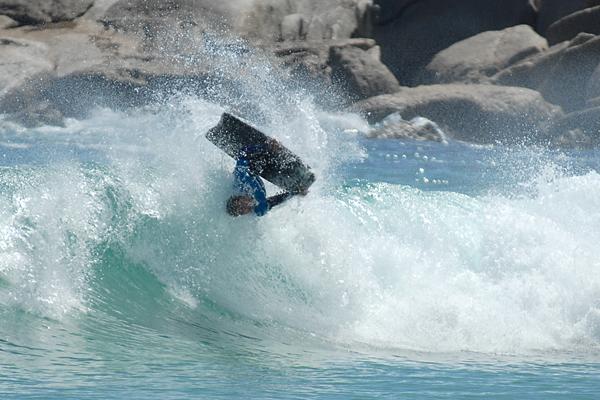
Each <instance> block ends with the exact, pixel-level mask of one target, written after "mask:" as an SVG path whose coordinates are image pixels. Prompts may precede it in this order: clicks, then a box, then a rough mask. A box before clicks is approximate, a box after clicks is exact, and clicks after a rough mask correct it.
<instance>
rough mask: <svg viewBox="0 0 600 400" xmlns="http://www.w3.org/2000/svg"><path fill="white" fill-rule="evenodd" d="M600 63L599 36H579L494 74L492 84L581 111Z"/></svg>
mask: <svg viewBox="0 0 600 400" xmlns="http://www.w3.org/2000/svg"><path fill="white" fill-rule="evenodd" d="M599 64H600V36H594V35H591V34H585V33H582V34H579V35H578V36H577V37H575V38H574V39H573V40H572V41H570V42H562V43H560V44H557V45H555V46H553V47H551V48H550V49H549V50H548V51H547V52H544V53H540V54H537V55H534V56H532V57H529V58H527V59H525V60H523V61H521V62H519V63H516V64H514V65H512V66H510V67H509V68H507V69H505V70H503V71H501V72H499V73H498V74H496V75H495V76H494V77H493V78H492V81H493V82H494V83H496V84H503V85H507V86H524V87H528V88H531V89H535V90H538V91H539V92H541V93H542V95H543V96H544V98H546V100H548V101H550V102H552V103H554V104H557V105H560V106H561V107H563V108H564V109H565V110H566V111H573V110H577V109H581V108H583V107H584V106H585V103H586V100H587V99H588V98H589V97H590V96H591V95H590V94H588V85H589V82H590V79H591V77H592V74H593V73H594V71H595V70H596V68H597V67H598V65H599Z"/></svg>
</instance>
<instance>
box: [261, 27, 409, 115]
mask: <svg viewBox="0 0 600 400" xmlns="http://www.w3.org/2000/svg"><path fill="white" fill-rule="evenodd" d="M265 50H266V51H267V52H272V53H273V54H274V55H275V56H276V57H277V59H276V60H275V61H276V62H278V63H279V65H281V66H282V67H283V68H285V69H287V70H288V71H290V73H291V75H292V77H293V79H294V81H296V82H297V83H298V84H299V85H300V86H302V87H304V88H308V89H310V91H311V92H312V93H318V94H320V95H319V96H317V101H318V102H320V103H321V104H325V105H328V106H333V105H336V104H347V103H348V102H352V101H356V100H358V99H363V98H366V97H370V96H373V95H377V94H383V93H393V92H395V91H396V90H398V89H399V85H398V81H397V80H396V78H395V77H394V76H393V75H392V73H391V72H390V71H389V70H388V69H387V67H386V66H385V65H383V63H382V62H381V61H380V59H379V48H378V47H377V46H376V45H375V41H374V40H372V39H345V40H326V41H318V42H313V41H306V42H289V43H286V42H284V43H281V44H278V45H275V46H267V47H265Z"/></svg>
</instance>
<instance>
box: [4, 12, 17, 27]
mask: <svg viewBox="0 0 600 400" xmlns="http://www.w3.org/2000/svg"><path fill="white" fill-rule="evenodd" d="M16 26H18V23H17V21H15V20H14V19H12V18H9V17H7V16H6V15H0V29H9V28H14V27H16Z"/></svg>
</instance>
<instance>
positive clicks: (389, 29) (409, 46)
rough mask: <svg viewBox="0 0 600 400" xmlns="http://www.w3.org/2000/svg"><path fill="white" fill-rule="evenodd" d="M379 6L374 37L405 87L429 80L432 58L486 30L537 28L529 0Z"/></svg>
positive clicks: (385, 2) (382, 2)
mask: <svg viewBox="0 0 600 400" xmlns="http://www.w3.org/2000/svg"><path fill="white" fill-rule="evenodd" d="M376 4H378V5H379V6H380V7H381V12H380V15H381V17H380V18H379V22H378V23H377V24H376V25H375V27H374V38H375V39H376V40H377V43H378V44H379V45H381V48H382V59H383V62H384V64H386V65H387V66H388V67H389V68H390V69H391V71H392V72H393V73H394V74H395V75H396V77H397V78H398V80H399V81H400V83H401V84H403V85H409V86H413V85H416V84H419V83H428V82H430V81H429V80H428V79H427V77H423V76H422V75H421V73H422V70H423V69H424V67H425V66H426V65H427V64H429V62H430V61H431V59H432V58H433V56H435V55H436V54H437V53H439V52H440V51H442V50H443V49H445V48H447V47H449V46H450V45H452V44H454V43H456V42H458V41H461V40H463V39H466V38H468V37H471V36H473V35H476V34H478V33H481V32H485V31H492V30H500V29H504V28H507V27H510V26H515V25H519V24H528V25H533V24H534V23H535V16H536V14H535V9H534V7H533V5H532V4H531V2H530V1H529V0H504V1H497V0H445V1H439V0H416V1H415V0H412V1H402V0H400V1H392V0H379V1H376Z"/></svg>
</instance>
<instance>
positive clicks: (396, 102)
mask: <svg viewBox="0 0 600 400" xmlns="http://www.w3.org/2000/svg"><path fill="white" fill-rule="evenodd" d="M351 110H353V111H358V112H362V113H364V114H365V115H366V116H367V117H368V118H369V119H370V120H371V121H373V122H375V121H379V120H382V119H383V118H384V117H386V116H387V115H390V114H392V113H394V112H398V113H400V114H401V115H402V117H403V118H404V119H411V118H414V117H417V116H422V117H425V118H428V119H430V120H432V121H435V122H437V123H438V124H439V125H440V126H441V128H442V129H443V130H444V132H446V133H447V134H449V135H450V136H451V137H454V138H455V139H458V140H464V141H468V142H474V143H481V144H491V143H496V142H498V141H500V142H504V143H507V142H522V141H525V142H529V141H531V142H535V141H544V140H545V138H544V127H545V126H546V125H547V124H549V123H551V122H552V121H554V119H556V118H557V117H560V116H561V115H562V112H561V110H560V108H559V107H556V106H553V105H551V104H549V103H547V102H546V101H544V99H543V98H542V96H541V95H540V94H539V93H538V92H536V91H533V90H530V89H525V88H514V87H502V86H493V85H478V84H470V85H465V84H449V85H431V86H419V87H416V88H402V89H401V90H400V91H399V92H397V93H394V94H389V95H381V96H377V97H373V98H370V99H367V100H364V101H361V102H358V103H357V104H355V105H354V106H353V107H352V109H351Z"/></svg>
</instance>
